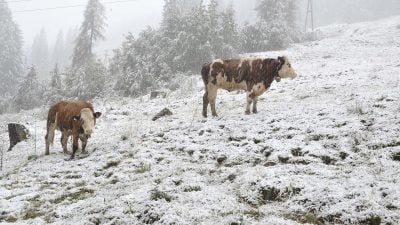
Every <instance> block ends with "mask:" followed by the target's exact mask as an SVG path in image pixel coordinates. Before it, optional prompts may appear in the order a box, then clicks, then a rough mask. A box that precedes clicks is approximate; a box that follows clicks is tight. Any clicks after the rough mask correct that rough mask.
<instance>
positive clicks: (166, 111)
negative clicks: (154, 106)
mask: <svg viewBox="0 0 400 225" xmlns="http://www.w3.org/2000/svg"><path fill="white" fill-rule="evenodd" d="M171 115H172V112H171V110H169V109H168V108H164V109H163V110H161V111H160V112H159V113H157V115H155V116H154V117H153V119H152V120H153V121H156V120H158V119H160V118H161V117H164V116H171Z"/></svg>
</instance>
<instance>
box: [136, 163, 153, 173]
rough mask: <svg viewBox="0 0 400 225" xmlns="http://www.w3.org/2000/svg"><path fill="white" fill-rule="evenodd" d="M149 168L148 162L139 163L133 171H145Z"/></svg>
mask: <svg viewBox="0 0 400 225" xmlns="http://www.w3.org/2000/svg"><path fill="white" fill-rule="evenodd" d="M150 170H151V165H150V164H141V165H140V166H138V167H137V168H136V169H135V173H146V172H148V171H150Z"/></svg>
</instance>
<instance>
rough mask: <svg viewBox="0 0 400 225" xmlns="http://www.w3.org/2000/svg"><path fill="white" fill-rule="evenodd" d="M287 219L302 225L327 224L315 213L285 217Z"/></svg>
mask: <svg viewBox="0 0 400 225" xmlns="http://www.w3.org/2000/svg"><path fill="white" fill-rule="evenodd" d="M285 218H287V219H290V220H293V221H296V222H299V223H302V224H315V225H325V223H324V222H323V221H322V220H321V219H320V218H318V217H317V215H315V214H314V213H301V214H298V213H296V214H287V215H285Z"/></svg>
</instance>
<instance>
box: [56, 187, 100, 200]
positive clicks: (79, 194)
mask: <svg viewBox="0 0 400 225" xmlns="http://www.w3.org/2000/svg"><path fill="white" fill-rule="evenodd" d="M93 193H94V190H92V189H88V188H81V189H79V190H78V191H76V192H71V193H66V194H63V195H61V196H60V197H58V198H56V199H54V200H51V201H50V202H51V203H53V204H59V203H61V202H63V201H65V200H69V201H78V200H82V199H84V198H85V196H86V195H87V194H93Z"/></svg>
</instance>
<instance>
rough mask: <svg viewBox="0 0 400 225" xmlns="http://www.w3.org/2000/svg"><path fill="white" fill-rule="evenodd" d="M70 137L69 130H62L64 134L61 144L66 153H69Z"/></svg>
mask: <svg viewBox="0 0 400 225" xmlns="http://www.w3.org/2000/svg"><path fill="white" fill-rule="evenodd" d="M68 137H69V135H68V132H67V131H62V134H61V146H62V148H63V152H64V154H68V150H67V144H68Z"/></svg>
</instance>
